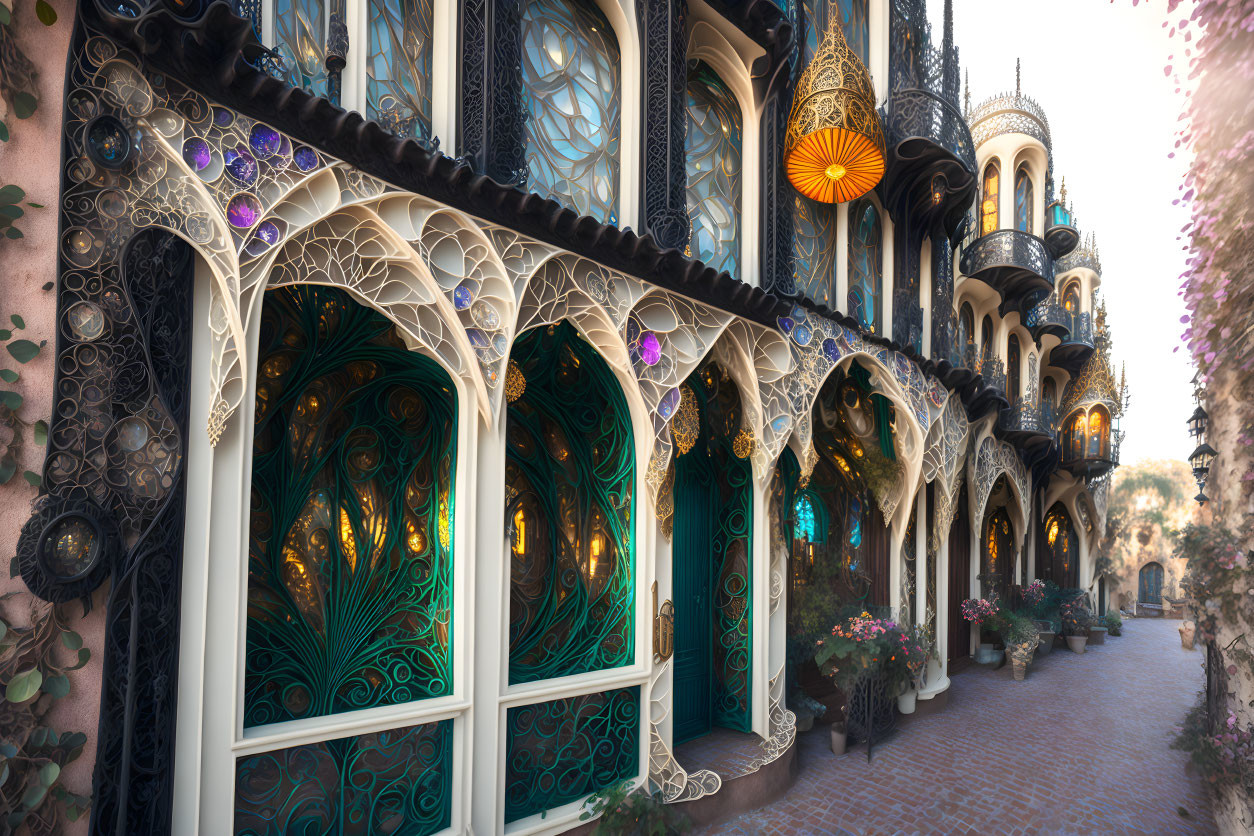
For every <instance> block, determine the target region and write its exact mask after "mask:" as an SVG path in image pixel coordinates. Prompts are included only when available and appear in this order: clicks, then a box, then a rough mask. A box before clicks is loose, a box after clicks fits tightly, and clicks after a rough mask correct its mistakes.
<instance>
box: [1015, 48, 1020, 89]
mask: <svg viewBox="0 0 1254 836" xmlns="http://www.w3.org/2000/svg"><path fill="white" fill-rule="evenodd" d="M1015 98H1016V99H1017V98H1019V59H1018V58H1016V59H1015Z"/></svg>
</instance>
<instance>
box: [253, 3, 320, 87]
mask: <svg viewBox="0 0 1254 836" xmlns="http://www.w3.org/2000/svg"><path fill="white" fill-rule="evenodd" d="M254 20H255V19H254ZM326 42H327V9H326V2H325V0H275V4H274V48H275V50H276V51H277V52H278V53H279V58H280V59H282V62H283V81H284V82H286V83H287V84H289V85H291V86H292V87H299V88H300V89H302V90H307V91H309V92H310V93H312V94H313V95H315V96H325V95H326V94H327V70H326Z"/></svg>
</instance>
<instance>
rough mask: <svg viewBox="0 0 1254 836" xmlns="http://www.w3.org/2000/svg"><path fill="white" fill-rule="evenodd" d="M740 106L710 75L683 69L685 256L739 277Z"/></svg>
mask: <svg viewBox="0 0 1254 836" xmlns="http://www.w3.org/2000/svg"><path fill="white" fill-rule="evenodd" d="M740 133H741V132H740V105H739V104H738V103H737V101H736V97H735V96H733V95H732V92H731V91H730V90H729V89H727V85H726V84H724V83H723V80H722V79H721V78H719V77H718V75H717V74H716V73H715V72H714V70H712V69H710V67H709V66H707V65H706V64H704V63H702V62H699V61H698V62H694V63H693V64H692V65H690V66H689V68H688V133H687V135H686V137H685V145H686V157H687V169H688V217H689V220H690V222H691V228H692V237H691V240H690V242H689V245H688V250H689V252H688V254H689V255H690V256H692V257H693V258H697V259H700V260H701V261H703V262H705V263H706V264H708V265H709V266H711V267H713V268H715V269H716V270H726V271H727V272H728V273H729V274H731V276H732V278H739V277H740V267H739V264H740V179H741V177H740Z"/></svg>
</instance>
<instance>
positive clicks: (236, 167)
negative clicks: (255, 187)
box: [223, 145, 257, 186]
mask: <svg viewBox="0 0 1254 836" xmlns="http://www.w3.org/2000/svg"><path fill="white" fill-rule="evenodd" d="M223 159H224V160H225V161H226V173H227V174H229V175H231V177H233V178H234V179H235V180H237V181H238V182H240V183H243V184H244V185H245V186H251V185H252V184H253V183H255V182H257V160H256V159H255V158H254V157H253V155H252V154H250V153H248V149H247V148H245V147H244V146H243V145H237V146H235V149H234V150H232V151H227V152H226V154H225V155H223Z"/></svg>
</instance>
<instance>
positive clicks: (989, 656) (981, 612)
mask: <svg viewBox="0 0 1254 836" xmlns="http://www.w3.org/2000/svg"><path fill="white" fill-rule="evenodd" d="M999 612H1001V606H1000V605H999V604H998V603H997V596H996V595H990V596H989V597H988V598H968V599H967V600H965V601H963V602H962V617H963V618H965V619H966V620H967V621H970V622H971V623H972V624H974V625H975V626H977V627H981V626H983V625H985V624H988V625H990V626H992V625H995V624H996V622H997V614H998V613H999ZM975 661H976V663H977V664H980V665H993V666H994V667H995V666H997V665H999V664H1001V661H1002V652H1001V651H1000V650H998V649H997V646H996V645H993V644H988V643H985V642H982V643H981V644H980V646H979V648H978V649H977V650H976V652H975Z"/></svg>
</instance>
